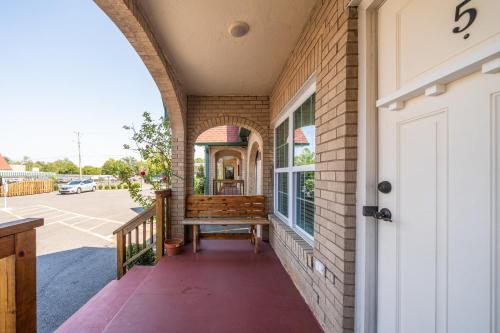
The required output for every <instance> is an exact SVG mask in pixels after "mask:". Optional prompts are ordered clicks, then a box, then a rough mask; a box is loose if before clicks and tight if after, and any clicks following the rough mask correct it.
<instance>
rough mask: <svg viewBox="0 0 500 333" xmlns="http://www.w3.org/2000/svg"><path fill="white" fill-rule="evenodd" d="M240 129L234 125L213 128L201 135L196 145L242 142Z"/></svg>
mask: <svg viewBox="0 0 500 333" xmlns="http://www.w3.org/2000/svg"><path fill="white" fill-rule="evenodd" d="M239 130H240V128H239V127H238V126H234V125H224V126H218V127H213V128H211V129H209V130H206V131H205V132H203V133H201V134H200V136H199V137H198V139H197V140H196V143H216V142H217V143H222V142H241V138H240V136H239V135H238V134H239Z"/></svg>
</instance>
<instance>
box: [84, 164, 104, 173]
mask: <svg viewBox="0 0 500 333" xmlns="http://www.w3.org/2000/svg"><path fill="white" fill-rule="evenodd" d="M82 173H83V174H84V175H100V174H101V168H99V167H94V166H91V165H86V166H84V167H83V168H82Z"/></svg>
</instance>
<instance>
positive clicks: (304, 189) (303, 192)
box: [295, 171, 314, 236]
mask: <svg viewBox="0 0 500 333" xmlns="http://www.w3.org/2000/svg"><path fill="white" fill-rule="evenodd" d="M296 177H297V178H296V192H297V193H296V194H295V206H296V210H295V214H296V216H295V224H296V225H297V226H298V227H299V228H300V229H302V230H304V231H305V232H307V233H308V234H309V235H311V236H312V235H313V234H314V172H313V171H306V172H297V173H296Z"/></svg>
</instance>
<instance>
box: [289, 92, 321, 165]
mask: <svg viewBox="0 0 500 333" xmlns="http://www.w3.org/2000/svg"><path fill="white" fill-rule="evenodd" d="M314 100H315V94H313V95H312V96H311V97H309V98H308V99H307V100H306V101H305V102H304V103H303V104H302V105H301V106H300V107H299V108H298V109H297V110H296V111H295V112H294V113H293V119H294V121H293V123H294V126H293V156H294V157H293V165H295V166H299V165H308V164H314V158H315V150H316V149H315V148H316V130H315V127H314V120H315V118H314Z"/></svg>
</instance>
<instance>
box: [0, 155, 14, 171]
mask: <svg viewBox="0 0 500 333" xmlns="http://www.w3.org/2000/svg"><path fill="white" fill-rule="evenodd" d="M0 170H12V168H11V167H10V165H9V163H7V161H6V160H5V158H4V157H3V156H2V155H1V154H0Z"/></svg>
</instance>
